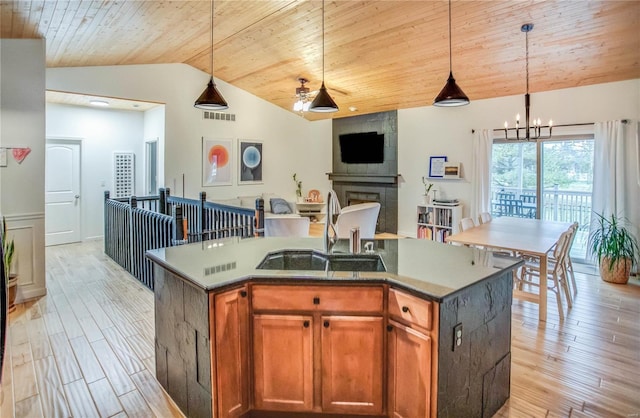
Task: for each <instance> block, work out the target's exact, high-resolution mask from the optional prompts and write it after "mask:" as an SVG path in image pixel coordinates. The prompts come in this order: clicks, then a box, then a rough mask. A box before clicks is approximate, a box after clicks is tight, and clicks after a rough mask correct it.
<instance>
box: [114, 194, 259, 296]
mask: <svg viewBox="0 0 640 418" xmlns="http://www.w3.org/2000/svg"><path fill="white" fill-rule="evenodd" d="M104 200H105V202H104V248H105V253H106V254H107V255H108V256H109V257H111V258H112V259H113V260H114V261H115V262H116V263H118V264H119V265H120V266H122V267H123V268H124V269H125V270H127V271H128V272H129V273H131V275H132V276H134V277H135V278H137V279H138V280H140V281H141V282H142V283H143V284H144V285H145V286H147V287H149V288H150V289H153V287H154V279H153V265H152V263H151V261H149V260H148V259H147V258H146V257H145V253H146V252H147V251H148V250H153V249H157V248H164V247H170V246H174V245H180V244H184V243H187V242H198V241H204V240H210V239H218V238H224V237H234V236H237V237H241V238H247V237H252V236H263V235H264V234H263V225H264V204H263V203H264V202H263V201H262V199H259V200H258V201H257V202H256V209H251V208H244V207H236V206H229V205H225V204H220V203H215V202H207V201H206V194H205V192H201V193H200V195H199V199H197V200H196V199H186V198H181V197H173V196H171V194H170V190H169V189H160V193H159V194H158V196H145V197H134V196H132V197H130V198H128V199H122V198H117V199H111V198H110V197H109V192H108V191H107V192H105V194H104Z"/></svg>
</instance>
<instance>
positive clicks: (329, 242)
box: [323, 190, 338, 254]
mask: <svg viewBox="0 0 640 418" xmlns="http://www.w3.org/2000/svg"><path fill="white" fill-rule="evenodd" d="M330 229H331V234H332V235H330V231H329V230H330ZM323 238H324V241H323V242H324V252H325V253H326V254H329V251H331V248H332V247H333V244H335V243H336V240H337V238H338V234H337V233H336V226H335V225H334V224H333V193H331V190H329V193H328V194H327V214H326V221H325V222H324V237H323Z"/></svg>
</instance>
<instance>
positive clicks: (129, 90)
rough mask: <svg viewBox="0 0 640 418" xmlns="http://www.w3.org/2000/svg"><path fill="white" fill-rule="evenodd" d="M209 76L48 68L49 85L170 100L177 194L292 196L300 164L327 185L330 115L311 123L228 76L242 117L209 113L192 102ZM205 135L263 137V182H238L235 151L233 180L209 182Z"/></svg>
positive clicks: (173, 67) (318, 184)
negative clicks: (203, 176)
mask: <svg viewBox="0 0 640 418" xmlns="http://www.w3.org/2000/svg"><path fill="white" fill-rule="evenodd" d="M208 79H209V75H207V74H206V73H203V72H201V71H199V70H196V69H194V68H192V67H190V66H188V65H185V64H160V65H132V66H112V67H79V68H50V69H47V88H48V89H54V90H62V91H68V92H77V93H88V94H95V95H101V96H112V97H120V98H129V99H137V100H145V101H154V102H160V103H165V104H166V107H165V150H164V157H165V161H164V169H165V172H164V184H165V186H167V187H170V188H171V190H172V194H173V195H177V196H181V195H182V194H183V192H184V195H185V197H190V198H195V197H196V196H197V195H198V193H199V192H200V191H201V190H204V191H206V193H207V197H208V198H213V199H215V198H220V199H223V198H231V197H235V196H238V195H252V194H256V193H262V192H268V193H276V194H278V195H281V196H282V197H284V198H286V199H288V200H292V199H294V198H295V186H294V183H293V180H292V179H291V175H292V174H293V173H294V172H297V173H298V174H299V176H300V177H301V179H302V181H303V187H304V190H305V191H306V190H309V189H319V190H322V191H326V190H327V189H328V187H329V181H328V179H327V176H326V174H325V173H327V172H329V171H330V169H331V131H330V127H331V124H330V121H322V122H313V123H311V122H309V121H307V120H305V119H304V118H301V117H300V116H298V115H296V114H294V113H293V112H289V111H286V110H284V109H281V108H279V107H277V106H274V105H272V104H270V103H268V102H266V101H264V100H262V99H259V98H258V97H256V96H254V95H252V94H250V93H247V92H245V91H243V90H240V89H238V88H235V87H233V86H231V85H229V84H227V83H225V82H223V81H221V80H216V84H217V86H218V88H219V90H220V92H221V93H222V95H223V96H224V98H225V99H226V100H227V102H228V103H229V110H228V111H227V113H233V114H235V115H236V121H235V122H227V121H215V120H214V121H212V120H204V119H203V117H202V111H201V110H198V109H195V108H194V107H193V102H194V100H195V99H196V98H197V97H198V96H199V95H200V93H201V92H202V90H204V88H205V86H206V84H207V82H208ZM294 87H295V86H293V85H292V89H293V88H294ZM316 127H318V128H316ZM327 127H328V130H327ZM316 130H317V131H316ZM316 132H320V133H321V134H320V135H318V134H317V133H316ZM203 136H204V137H211V138H231V139H233V140H234V148H236V147H237V140H238V139H253V140H260V141H263V152H264V165H263V179H264V182H263V184H253V185H238V184H237V164H238V162H237V160H238V158H237V155H236V156H234V158H233V163H234V166H235V168H234V173H233V185H232V186H218V187H202V181H201V170H202V168H201V154H202V140H201V138H202V137H203ZM183 175H184V178H185V190H184V191H183V190H182V176H183Z"/></svg>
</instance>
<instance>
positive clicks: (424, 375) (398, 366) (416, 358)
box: [388, 322, 431, 418]
mask: <svg viewBox="0 0 640 418" xmlns="http://www.w3.org/2000/svg"><path fill="white" fill-rule="evenodd" d="M390 330H391V331H390V332H389V340H388V341H389V352H388V356H389V396H388V405H389V415H390V416H391V417H392V418H427V417H429V416H430V415H429V414H430V404H431V402H430V401H431V338H430V337H428V336H426V335H424V334H422V333H420V332H418V331H415V330H413V329H411V328H409V327H406V326H404V325H400V324H398V323H395V322H394V323H392V325H390Z"/></svg>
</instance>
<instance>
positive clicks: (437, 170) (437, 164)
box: [429, 156, 447, 177]
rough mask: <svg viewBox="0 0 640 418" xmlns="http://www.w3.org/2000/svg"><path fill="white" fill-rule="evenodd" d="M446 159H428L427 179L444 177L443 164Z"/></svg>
mask: <svg viewBox="0 0 640 418" xmlns="http://www.w3.org/2000/svg"><path fill="white" fill-rule="evenodd" d="M446 162H447V157H445V156H438V157H430V158H429V177H444V164H445V163H446Z"/></svg>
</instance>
